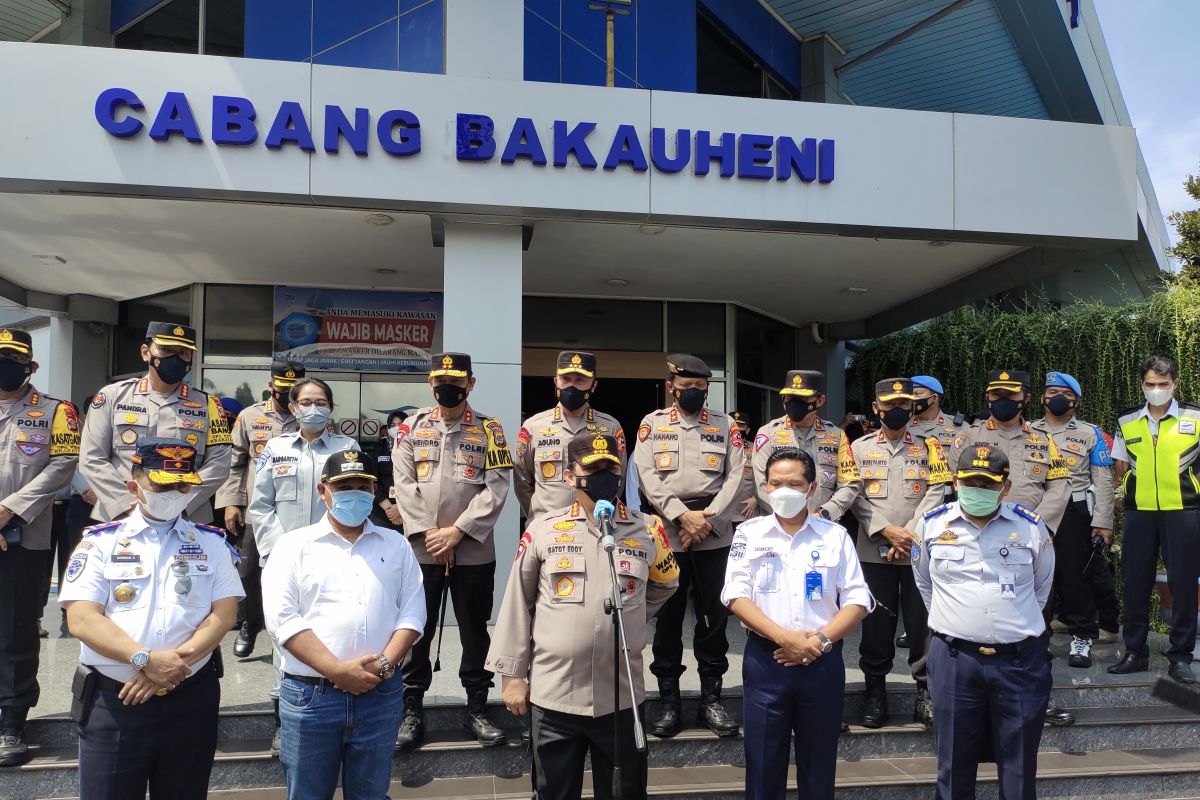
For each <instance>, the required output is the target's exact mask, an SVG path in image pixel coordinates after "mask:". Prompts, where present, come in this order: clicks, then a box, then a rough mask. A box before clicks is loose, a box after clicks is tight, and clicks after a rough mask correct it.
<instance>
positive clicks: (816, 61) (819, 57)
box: [800, 35, 849, 105]
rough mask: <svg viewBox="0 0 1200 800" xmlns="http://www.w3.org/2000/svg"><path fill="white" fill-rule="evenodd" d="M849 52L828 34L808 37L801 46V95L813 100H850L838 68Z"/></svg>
mask: <svg viewBox="0 0 1200 800" xmlns="http://www.w3.org/2000/svg"><path fill="white" fill-rule="evenodd" d="M844 57H845V53H843V52H842V49H841V48H840V47H838V46H837V44H836V43H835V42H834V41H833V40H832V39H830V38H829V36H828V35H823V36H820V37H815V38H812V39H806V40H805V42H804V45H803V46H802V47H801V48H800V99H801V100H806V101H808V102H810V103H840V104H843V105H844V104H847V103H849V100H848V99H847V98H846V96H845V95H844V94H842V90H841V87H840V86H839V84H838V76H837V73H836V72H834V70H835V69H836V68H837V67H838V66H839V65H840V64H841V63H842V60H843V59H844Z"/></svg>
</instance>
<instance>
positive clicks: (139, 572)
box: [133, 567, 146, 578]
mask: <svg viewBox="0 0 1200 800" xmlns="http://www.w3.org/2000/svg"><path fill="white" fill-rule="evenodd" d="M133 574H134V575H137V576H138V577H139V578H140V577H141V576H142V575H145V574H146V570H144V569H142V568H141V567H134V568H133Z"/></svg>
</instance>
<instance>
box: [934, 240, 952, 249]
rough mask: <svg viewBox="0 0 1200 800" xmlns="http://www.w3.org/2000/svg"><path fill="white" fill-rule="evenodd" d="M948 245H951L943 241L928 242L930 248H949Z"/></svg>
mask: <svg viewBox="0 0 1200 800" xmlns="http://www.w3.org/2000/svg"><path fill="white" fill-rule="evenodd" d="M950 244H951V243H950V242H947V241H946V240H945V239H936V240H934V241H932V242H930V243H929V246H930V247H949V246H950Z"/></svg>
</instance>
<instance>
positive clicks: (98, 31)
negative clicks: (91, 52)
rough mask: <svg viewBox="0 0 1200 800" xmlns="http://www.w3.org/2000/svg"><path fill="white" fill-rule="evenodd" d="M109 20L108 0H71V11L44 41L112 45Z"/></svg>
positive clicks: (89, 45) (93, 45) (100, 45)
mask: <svg viewBox="0 0 1200 800" xmlns="http://www.w3.org/2000/svg"><path fill="white" fill-rule="evenodd" d="M111 21H112V19H111V11H110V3H109V0H71V13H70V14H68V15H67V16H65V17H64V18H63V21H62V24H61V25H60V26H59V27H58V30H56V31H54V33H52V34H50V35H49V36H47V37H46V39H45V41H48V42H56V43H58V44H81V45H86V46H88V47H112V32H111V30H110V23H111Z"/></svg>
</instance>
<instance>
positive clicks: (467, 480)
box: [392, 353, 513, 746]
mask: <svg viewBox="0 0 1200 800" xmlns="http://www.w3.org/2000/svg"><path fill="white" fill-rule="evenodd" d="M443 375H444V376H447V377H450V378H468V377H470V375H471V357H470V356H469V355H467V354H465V353H438V354H436V355H434V356H433V359H432V363H431V369H430V371H429V376H430V377H431V378H436V377H439V376H443ZM462 403H463V404H464V405H465V406H466V408H465V409H464V411H463V413H462V415H461V416H460V417H459V418H458V419H454V420H450V419H445V418H444V417H443V414H442V409H441V406H433V407H430V408H422V409H420V410H418V411H416V412H415V413H414V414H413V415H412V416H411V417H409V418H408V419H407V420H406V421H405V423H404V424H403V425H401V426H400V434H399V435H398V436H397V437H396V445H395V447H394V448H393V449H392V469H393V471H394V474H395V484H396V498H397V502H398V503H399V505H400V513H401V514H402V515H403V516H404V533H405V535H406V536H408V540H409V543H410V544H411V545H412V548H413V552H414V553H416V556H417V560H418V561H419V562H420V563H421V575H422V578H423V580H424V585H425V607H426V610H427V612H428V613H427V616H426V620H425V632H424V635H423V636H422V637H421V639H420V640H419V641H418V642H417V644H416V645H415V646H414V647H413V650H412V657H411V658H410V659H409V661H408V663H407V664H405V666H404V693H405V715H406V718H407V717H409V716H413V717H414V718H415V719H418V720H420V719H422V717H421V713H422V712H421V702H422V698H423V696H424V694H425V692H427V691H428V690H429V686H430V684H431V683H432V682H433V668H432V666H431V664H430V661H429V650H430V647H431V646H432V644H433V642H434V639H435V638H436V637H435V635H434V634H435V633H436V632H437V625H438V619H439V617H440V609H441V608H442V605H441V597H442V593H443V592H449V593H450V599H451V600H452V601H453V603H454V617H455V619H456V620H457V621H458V636H459V641H460V642H461V643H462V648H463V651H462V661H461V662H460V663H459V668H458V677H459V680H460V681H461V682H462V685H463V687H464V688H465V689H466V690H467V710H468V723H467V724H468V725H469V726H472V727H473V728H474V729H475V730H474V731H473V735H475V736H476V738H477V739H479V740H480V741H481V743H483V744H486V745H489V746H490V745H499V744H503V743H504V742H505V741H506V737H505V735H504V733H503V732H502V731H500V730H499V729H498V728H496V727H495V726H493V725H492V724H491V723H490V722H488V719H487V716H486V713H485V712H486V709H487V692H488V689H489V688H490V687H491V685H492V673H491V672H490V671H488V670H487V669H486V668H485V667H484V660H485V659H486V658H487V652H488V644H489V642H490V640H489V638H488V631H487V622H488V619H489V618H490V617H491V616H492V589H493V587H494V585H495V578H496V545H495V541H494V539H493V528H494V527H495V525H496V521H497V520H498V519H499V518H500V512H501V510H502V509H503V508H504V501H505V498H506V496H507V495H508V487H509V483H510V481H511V479H512V466H513V462H512V454H511V452H510V451H509V449H508V442H507V440H505V438H504V429H503V427H502V426H501V424H500V420H498V419H496V418H494V417H487V416H484V415H482V414H480V413H478V412H477V411H475V410H474V409H473V408H471V405H470V403H469V402H467V400H465V399H464V400H463V401H462ZM450 526H454V527H456V528H458V529H459V530H460V531H462V532H463V538H462V540H461V541H460V542H459V543H458V545H457V546H456V547H455V548H454V566H452V567H446V566H444V565H442V564H438V563H436V562H435V561H434V559H433V557H432V556H431V555H429V551H428V550H426V549H425V534H426V532H428V531H430V530H433V529H434V528H446V527H450ZM406 721H407V720H406Z"/></svg>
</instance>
